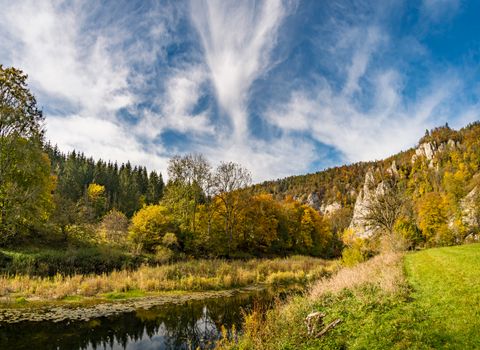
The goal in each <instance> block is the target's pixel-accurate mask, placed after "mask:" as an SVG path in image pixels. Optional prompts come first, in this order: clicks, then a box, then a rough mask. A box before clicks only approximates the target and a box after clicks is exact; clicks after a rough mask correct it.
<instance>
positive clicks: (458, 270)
mask: <svg viewBox="0 0 480 350" xmlns="http://www.w3.org/2000/svg"><path fill="white" fill-rule="evenodd" d="M479 253H480V244H469V245H462V246H454V247H444V248H430V249H426V250H422V251H417V252H409V253H406V252H398V253H395V252H386V253H382V254H380V255H377V256H375V257H373V258H371V259H370V260H368V261H366V262H363V263H359V264H358V265H356V266H353V267H345V268H342V269H340V270H339V271H338V273H337V274H335V275H333V276H332V277H330V278H324V279H321V280H319V281H318V282H317V283H315V284H314V285H313V287H311V289H310V290H309V291H308V292H307V293H305V294H304V295H297V296H293V297H291V298H290V299H288V300H286V301H284V302H279V303H278V304H277V305H276V306H275V307H274V308H272V309H269V310H262V309H261V308H258V309H254V310H253V311H252V312H251V313H250V314H248V315H246V316H245V320H244V324H243V334H242V335H240V336H239V338H238V340H231V339H230V338H228V337H227V336H225V337H224V338H223V339H222V340H221V341H219V343H217V349H221V350H225V349H238V350H240V349H258V350H262V349H265V350H266V349H268V350H275V349H412V348H415V349H439V348H449V349H473V348H478V347H479V345H480V337H479V335H478V331H477V330H478V327H479V326H480V321H479V319H478V313H479V312H480V307H479V304H478V295H479V292H480V280H479V279H478V274H477V271H478V266H479V265H480V254H479ZM314 312H316V313H318V314H317V315H321V316H320V317H321V318H320V319H321V321H322V322H318V321H317V320H316V321H315V322H316V323H314V324H313V330H312V331H311V332H309V331H308V329H307V327H306V318H307V316H308V315H312V314H313V313H314ZM329 325H334V327H331V328H328V326H329ZM327 328H328V329H327ZM324 329H327V331H326V332H322V331H323V330H324ZM225 334H227V333H225Z"/></svg>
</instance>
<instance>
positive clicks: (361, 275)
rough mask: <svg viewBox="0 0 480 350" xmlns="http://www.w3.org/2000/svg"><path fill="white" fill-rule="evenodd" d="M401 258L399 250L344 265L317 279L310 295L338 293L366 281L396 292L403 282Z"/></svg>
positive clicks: (401, 254) (386, 290) (384, 289)
mask: <svg viewBox="0 0 480 350" xmlns="http://www.w3.org/2000/svg"><path fill="white" fill-rule="evenodd" d="M402 258H403V253H401V252H387V253H383V254H380V255H377V256H375V257H373V258H372V259H370V260H368V261H366V262H364V263H361V264H358V265H355V266H353V267H345V268H343V269H341V270H339V271H338V273H337V274H336V275H334V276H333V277H331V278H326V279H321V280H320V281H318V282H317V283H316V284H315V285H314V286H313V288H312V289H311V291H310V297H311V298H313V299H315V298H318V297H320V296H322V295H324V294H326V293H338V292H340V291H342V290H343V289H354V288H356V287H359V286H361V285H364V284H367V283H368V284H371V285H375V286H377V287H379V288H380V289H381V290H383V291H385V292H390V293H391V292H396V291H397V290H398V289H399V288H400V287H401V286H403V285H404V284H405V278H404V275H403V270H402Z"/></svg>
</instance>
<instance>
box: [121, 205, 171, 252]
mask: <svg viewBox="0 0 480 350" xmlns="http://www.w3.org/2000/svg"><path fill="white" fill-rule="evenodd" d="M173 231H175V225H174V222H173V220H172V219H171V217H170V214H169V211H168V209H167V208H166V207H164V206H162V205H147V206H145V207H143V208H142V209H140V210H139V211H138V212H136V213H135V215H134V216H133V218H132V224H131V225H130V229H129V235H128V239H129V240H130V242H131V243H132V244H133V246H134V250H135V252H137V253H138V252H140V251H142V250H145V251H153V249H154V248H155V246H157V245H159V244H161V243H162V239H163V237H164V236H165V234H166V233H169V232H173ZM171 240H172V237H170V241H171Z"/></svg>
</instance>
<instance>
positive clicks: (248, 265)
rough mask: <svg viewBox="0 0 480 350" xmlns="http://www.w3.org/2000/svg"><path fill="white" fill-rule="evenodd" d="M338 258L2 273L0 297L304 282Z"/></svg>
mask: <svg viewBox="0 0 480 350" xmlns="http://www.w3.org/2000/svg"><path fill="white" fill-rule="evenodd" d="M338 265H339V263H338V261H334V260H323V259H319V258H312V257H306V256H292V257H289V258H285V259H281V258H275V259H250V260H246V261H244V260H221V259H211V260H190V261H180V262H175V263H170V264H163V265H158V266H141V267H139V268H138V269H136V270H126V269H124V270H117V271H113V272H110V273H103V274H86V275H82V274H74V275H62V274H56V275H54V276H51V277H41V276H30V275H24V274H15V275H8V274H4V275H3V276H1V277H0V298H1V299H2V300H3V301H4V302H5V303H7V304H9V303H10V304H25V303H28V302H29V301H65V302H69V301H81V300H82V299H89V298H90V299H91V298H97V299H102V300H107V301H113V300H120V299H128V298H138V297H146V296H151V295H155V294H158V293H163V292H199V291H220V290H230V289H236V288H244V287H249V286H255V285H266V286H285V285H292V284H300V285H304V286H305V285H307V284H309V283H312V282H313V281H315V280H318V279H319V278H321V277H324V276H327V275H330V274H332V273H333V272H334V271H335V270H336V269H337V268H338Z"/></svg>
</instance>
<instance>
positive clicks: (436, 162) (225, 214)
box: [0, 66, 480, 262]
mask: <svg viewBox="0 0 480 350" xmlns="http://www.w3.org/2000/svg"><path fill="white" fill-rule="evenodd" d="M0 107H1V110H0V112H1V118H2V119H1V123H0V141H1V143H0V147H1V158H0V161H1V167H0V179H1V182H0V213H1V216H0V242H1V244H2V245H4V246H9V247H14V248H15V247H23V246H32V245H33V246H35V245H48V246H60V247H72V246H89V247H107V248H108V249H110V248H111V249H116V250H118V251H119V252H120V253H119V254H123V255H125V254H127V255H130V256H134V257H138V256H146V257H149V259H151V261H154V262H160V261H167V260H170V259H181V258H185V257H230V258H232V257H249V256H285V255H290V254H298V253H299V254H308V255H315V256H320V257H332V256H337V255H340V254H342V249H343V248H344V247H346V249H343V256H344V259H345V260H349V259H350V260H352V261H357V260H362V259H365V258H366V257H368V256H369V255H370V254H372V253H373V252H374V251H375V249H376V245H377V244H378V242H379V239H377V238H382V237H389V238H391V239H392V240H393V241H395V242H398V241H400V242H401V244H403V245H404V246H405V247H407V248H415V247H417V246H424V245H428V246H433V245H451V244H458V243H462V242H464V241H466V240H476V239H477V232H478V227H479V223H480V191H479V189H478V185H479V181H480V176H478V170H479V165H480V123H473V124H471V125H468V126H467V127H465V128H463V129H461V130H459V131H455V130H452V129H451V128H449V126H448V125H445V126H443V127H439V128H436V129H434V130H431V131H427V132H426V134H425V136H424V137H423V138H422V139H421V140H419V144H418V146H417V147H416V148H412V149H410V150H407V151H405V152H401V153H398V154H396V155H394V156H392V157H389V158H387V159H384V160H380V161H372V162H362V163H356V164H352V165H344V166H341V167H336V168H332V169H328V170H325V171H321V172H318V173H315V174H310V175H303V176H294V177H289V178H285V179H281V180H276V181H268V182H265V183H263V184H256V185H252V184H251V176H250V173H249V171H248V170H247V169H245V168H244V167H243V166H241V165H240V164H235V163H232V162H224V163H220V164H219V165H218V166H217V167H212V166H211V165H210V164H209V162H208V160H207V159H205V158H204V157H203V156H202V155H198V154H188V155H184V156H175V157H173V158H172V159H171V160H170V162H169V165H168V168H167V169H164V171H165V172H168V183H167V184H164V182H163V178H162V174H161V173H159V172H156V171H151V172H150V173H149V172H148V171H147V169H146V168H145V167H142V166H132V165H131V164H130V163H128V162H126V163H125V164H121V165H118V164H116V163H112V162H105V161H102V160H97V161H96V160H94V159H93V158H87V157H86V156H85V155H83V154H81V153H78V152H71V153H68V154H63V153H61V152H60V151H59V150H58V149H57V148H56V147H55V146H51V145H50V144H49V143H48V142H46V140H45V138H44V135H43V133H44V125H43V123H44V118H43V115H42V113H41V111H40V110H38V108H37V106H36V100H35V97H34V96H33V95H32V94H31V93H30V91H29V90H28V87H27V84H26V75H24V74H23V72H21V71H19V70H16V69H14V68H3V67H1V66H0Z"/></svg>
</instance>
